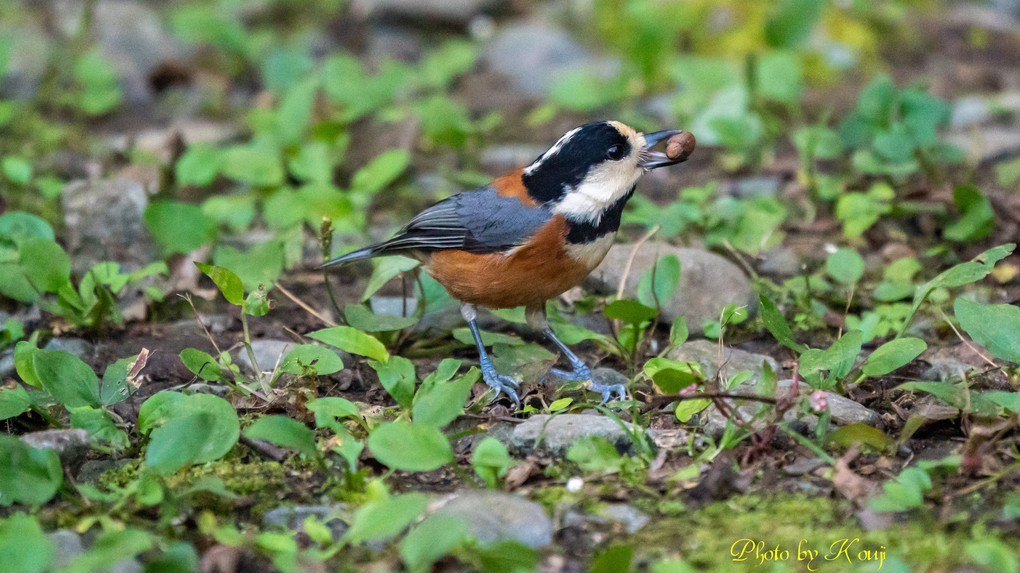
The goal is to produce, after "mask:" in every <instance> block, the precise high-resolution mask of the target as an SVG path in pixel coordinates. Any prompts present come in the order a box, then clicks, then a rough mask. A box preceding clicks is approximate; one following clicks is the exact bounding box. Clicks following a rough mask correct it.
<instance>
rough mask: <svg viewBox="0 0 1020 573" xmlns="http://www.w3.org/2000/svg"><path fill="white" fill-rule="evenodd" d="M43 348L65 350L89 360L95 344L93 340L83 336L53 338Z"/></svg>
mask: <svg viewBox="0 0 1020 573" xmlns="http://www.w3.org/2000/svg"><path fill="white" fill-rule="evenodd" d="M43 348H44V349H46V350H63V351H64V352H67V353H70V354H73V355H74V356H75V357H77V358H79V359H81V360H84V361H86V362H88V361H89V360H90V359H91V358H92V350H93V345H92V343H91V342H89V341H87V340H82V339H81V338H51V339H50V341H49V342H47V343H46V346H44V347H43Z"/></svg>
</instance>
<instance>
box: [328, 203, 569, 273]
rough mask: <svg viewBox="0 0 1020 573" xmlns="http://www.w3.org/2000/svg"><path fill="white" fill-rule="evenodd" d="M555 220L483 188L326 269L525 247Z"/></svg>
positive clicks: (428, 211)
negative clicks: (405, 255) (426, 254)
mask: <svg viewBox="0 0 1020 573" xmlns="http://www.w3.org/2000/svg"><path fill="white" fill-rule="evenodd" d="M551 217H552V213H550V212H549V210H548V209H545V208H544V207H529V206H526V205H524V204H523V203H521V201H520V200H519V199H517V198H516V197H506V196H503V195H500V194H499V193H497V192H496V190H495V189H494V188H493V187H482V188H481V189H478V190H476V191H467V192H464V193H459V194H457V195H454V196H452V197H449V198H447V199H444V200H442V201H440V202H439V203H436V204H435V205H433V206H431V207H429V208H428V209H425V210H424V211H422V212H421V213H419V214H418V215H417V216H416V217H415V218H414V219H411V222H409V223H408V224H407V225H405V226H404V228H403V229H401V230H400V232H399V233H397V235H396V236H395V237H393V238H392V239H390V240H388V241H385V242H383V243H379V244H378V245H372V246H371V247H365V248H364V249H359V250H357V251H354V252H352V253H348V254H347V255H344V256H343V257H340V258H339V259H334V260H332V261H330V262H328V263H326V266H329V265H337V264H344V263H348V262H351V261H355V260H360V259H367V258H371V257H377V256H382V255H396V254H400V253H401V252H402V251H438V250H461V251H467V252H469V253H479V254H484V253H495V252H500V251H505V250H507V249H512V248H514V247H517V246H519V245H521V244H523V243H524V241H526V240H527V239H528V238H529V237H531V236H532V235H534V234H535V233H536V232H537V231H538V230H539V229H540V228H541V227H542V225H544V224H545V223H546V222H547V221H549V219H550V218H551Z"/></svg>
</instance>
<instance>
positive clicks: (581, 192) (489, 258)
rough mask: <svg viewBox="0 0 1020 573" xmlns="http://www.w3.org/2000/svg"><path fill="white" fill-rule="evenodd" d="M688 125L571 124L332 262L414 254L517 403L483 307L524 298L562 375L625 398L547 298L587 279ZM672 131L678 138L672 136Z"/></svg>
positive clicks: (492, 379) (605, 397)
mask: <svg viewBox="0 0 1020 573" xmlns="http://www.w3.org/2000/svg"><path fill="white" fill-rule="evenodd" d="M680 134H683V135H684V136H686V137H687V138H689V139H690V141H691V142H692V145H693V137H692V136H690V134H689V132H684V131H683V130H677V129H669V130H663V131H657V132H654V133H649V134H647V135H645V134H643V133H641V132H639V131H637V130H635V129H633V128H632V127H630V126H628V125H626V124H624V123H621V122H619V121H595V122H591V123H587V124H584V125H581V126H579V127H576V128H574V129H571V130H570V131H568V132H567V133H566V134H564V135H563V136H562V137H560V138H559V140H558V141H557V142H556V143H555V144H553V146H552V147H550V148H549V149H548V150H547V151H545V152H544V153H543V154H542V155H540V156H539V157H538V158H537V159H535V160H534V161H533V162H532V163H531V164H529V165H527V166H525V167H522V168H518V169H516V170H514V171H512V172H510V173H509V174H507V175H504V176H502V177H498V178H496V179H494V180H493V181H492V182H491V183H490V184H488V185H485V186H483V187H481V188H478V189H475V190H472V191H464V192H461V193H458V194H455V195H452V196H450V197H448V198H446V199H443V200H441V201H439V202H438V203H436V204H434V205H432V206H431V207H428V208H427V209H425V210H424V211H422V212H421V213H419V214H418V215H417V216H415V217H414V218H412V219H411V220H410V222H408V223H407V224H406V225H405V226H404V227H403V228H402V229H400V231H398V232H397V233H396V235H394V236H393V237H392V238H391V239H389V240H387V241H384V242H381V243H378V244H374V245H370V246H367V247H364V248H360V249H357V250H354V251H352V252H350V253H347V254H345V255H343V256H340V257H338V258H335V259H332V260H330V261H327V262H325V263H324V264H323V267H336V266H340V265H345V264H348V263H352V262H355V261H360V260H364V259H370V258H374V257H381V256H389V255H403V256H406V257H410V258H413V259H417V260H418V261H420V262H421V263H422V266H423V267H424V268H425V270H426V272H428V273H429V274H430V275H432V277H433V278H434V279H435V280H436V281H438V282H439V283H440V284H441V285H443V287H445V288H446V290H447V291H448V292H449V293H450V295H451V296H452V297H453V298H455V299H457V300H458V301H459V302H460V304H461V315H462V316H463V317H464V320H465V321H467V324H468V328H469V329H470V331H471V335H472V337H473V338H474V342H475V346H476V347H477V349H478V356H479V364H480V370H481V374H482V379H483V381H484V382H485V383H486V384H487V385H488V386H490V387H491V388H493V389H495V390H496V395H497V396H499V393H500V392H502V393H505V394H506V395H507V396H508V397H509V398H510V399H511V400H512V401H513V403H514V405H515V406H516V407H518V408H519V407H520V398H519V397H518V395H517V391H518V390H519V389H520V384H519V382H518V381H517V380H516V379H515V378H514V377H512V376H509V375H506V374H502V373H500V372H498V371H497V370H496V368H495V367H494V366H493V364H492V360H491V359H490V358H489V356H488V354H487V353H486V351H485V345H484V344H482V337H481V333H480V331H479V329H478V322H477V318H478V312H477V307H487V308H491V309H505V308H516V307H520V306H523V307H525V317H526V319H527V324H528V325H529V326H530V327H531V328H533V329H535V330H538V331H541V332H542V333H543V334H544V335H545V336H546V337H547V338H548V339H549V340H550V341H551V342H552V343H553V344H554V345H555V346H556V347H557V348H558V349H559V351H560V352H561V353H562V355H563V357H564V358H565V359H566V360H567V362H568V363H569V364H570V367H571V369H570V370H561V369H558V368H553V369H552V370H550V373H551V374H553V375H554V376H556V377H558V378H560V379H562V380H567V381H570V380H587V381H589V385H588V388H589V389H590V390H592V391H595V392H598V393H599V394H601V395H602V403H606V402H607V401H609V400H611V399H619V400H623V399H625V398H626V395H627V394H626V388H625V387H624V385H622V384H601V383H599V382H598V381H596V380H594V379H593V378H592V374H591V369H590V368H589V367H588V366H587V365H586V364H585V363H584V361H582V360H581V359H580V358H579V357H578V356H577V355H576V354H574V352H573V351H571V350H570V348H569V347H567V345H566V344H564V343H563V342H562V341H561V340H560V339H559V338H557V337H556V334H555V333H554V332H553V330H552V328H551V327H550V326H549V321H548V319H547V317H546V311H545V303H546V301H547V300H550V299H552V298H555V297H557V296H559V295H561V294H562V293H564V292H566V291H567V290H569V289H571V288H573V287H574V286H577V285H578V284H580V283H581V282H582V281H583V280H584V279H585V277H587V276H588V274H589V273H590V272H591V271H592V270H594V269H595V268H596V267H597V266H598V265H599V263H601V262H602V259H603V258H604V257H605V255H606V253H607V252H609V248H610V247H611V246H612V244H613V241H614V238H615V237H616V233H617V231H618V230H619V228H620V219H621V216H622V214H623V209H624V207H625V206H626V205H627V201H628V200H629V199H630V198H631V196H632V195H633V194H634V191H635V188H636V186H637V182H638V180H639V179H640V178H641V176H642V175H643V174H645V173H646V172H648V171H649V170H651V169H657V168H660V167H665V166H669V165H674V164H677V163H680V162H682V161H684V160H686V159H687V154H689V151H690V149H688V150H687V151H688V153H687V154H684V155H681V156H677V157H674V154H673V153H671V154H670V155H666V154H664V153H661V152H658V151H652V150H651V147H653V146H654V145H655V144H657V143H659V142H661V141H663V140H667V139H668V140H669V141H670V143H671V144H672V143H673V142H674V141H675V140H676V139H675V138H673V136H677V135H680ZM671 138H672V139H671Z"/></svg>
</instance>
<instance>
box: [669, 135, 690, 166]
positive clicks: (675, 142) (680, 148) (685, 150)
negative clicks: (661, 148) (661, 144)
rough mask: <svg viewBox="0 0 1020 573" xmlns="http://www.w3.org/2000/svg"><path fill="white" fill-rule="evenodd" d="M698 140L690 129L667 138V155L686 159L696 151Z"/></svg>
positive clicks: (671, 157) (672, 157)
mask: <svg viewBox="0 0 1020 573" xmlns="http://www.w3.org/2000/svg"><path fill="white" fill-rule="evenodd" d="M695 143H696V141H695V139H694V134H693V133H691V132H689V131H684V132H682V133H678V134H676V135H674V136H673V137H670V138H669V139H668V140H666V157H668V158H670V159H679V160H684V159H687V157H688V156H690V154H691V153H693V152H694V145H695Z"/></svg>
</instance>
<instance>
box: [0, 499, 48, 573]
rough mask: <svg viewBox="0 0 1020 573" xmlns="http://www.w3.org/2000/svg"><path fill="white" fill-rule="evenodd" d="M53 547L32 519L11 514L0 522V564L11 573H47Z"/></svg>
mask: <svg viewBox="0 0 1020 573" xmlns="http://www.w3.org/2000/svg"><path fill="white" fill-rule="evenodd" d="M53 553H54V547H53V542H52V541H50V540H49V539H48V538H47V537H46V535H45V534H44V533H43V531H42V528H41V527H40V526H39V522H38V521H36V518H35V517H32V516H30V515H27V514H24V513H15V514H14V515H12V516H10V517H9V518H7V519H0V563H3V564H4V570H5V571H11V572H12V573H41V572H42V571H48V570H49V566H50V561H51V560H52V559H53Z"/></svg>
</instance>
